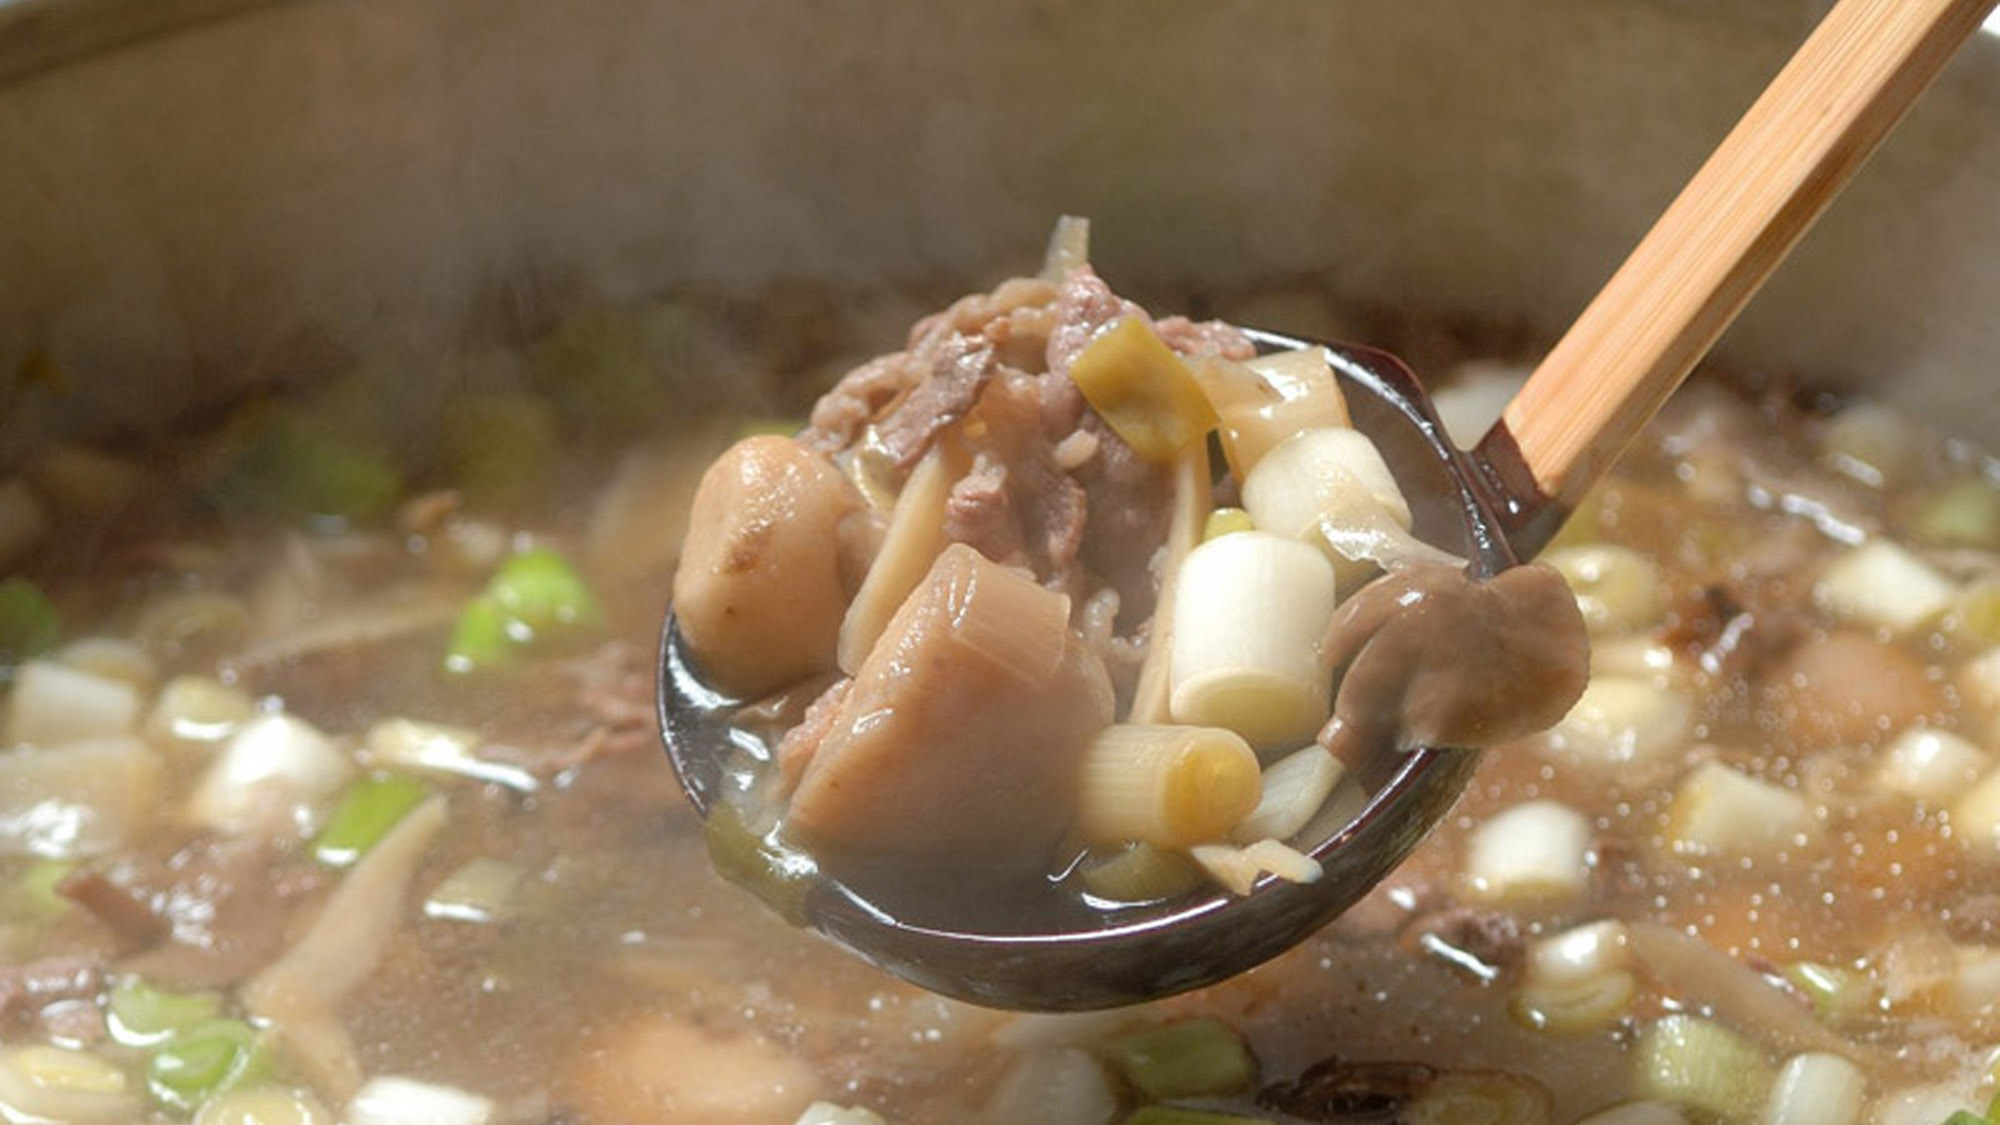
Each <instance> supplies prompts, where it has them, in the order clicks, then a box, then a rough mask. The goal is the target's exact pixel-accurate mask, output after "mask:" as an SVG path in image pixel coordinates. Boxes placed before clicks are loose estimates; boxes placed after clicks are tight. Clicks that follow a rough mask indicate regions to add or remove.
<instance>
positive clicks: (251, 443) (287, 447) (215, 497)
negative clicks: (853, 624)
mask: <svg viewBox="0 0 2000 1125" xmlns="http://www.w3.org/2000/svg"><path fill="white" fill-rule="evenodd" d="M303 414H304V411H299V412H297V414H294V413H291V412H287V411H283V410H274V411H259V410H257V409H256V408H252V409H250V410H248V411H246V412H245V414H244V416H243V417H242V418H241V419H240V420H239V421H238V423H237V425H236V432H235V433H233V434H230V435H227V436H226V438H225V444H227V445H229V446H230V448H229V449H228V450H227V451H226V453H225V461H224V467H223V468H222V470H221V472H220V474H219V475H218V476H217V477H216V478H215V480H214V481H213V482H212V483H210V484H209V486H208V487H207V489H206V490H205V498H206V499H207V500H208V502H209V503H211V504H213V505H214V506H215V507H216V508H217V509H219V510H221V511H223V512H226V513H230V514H235V515H243V516H251V515H256V516H273V517H285V516H301V515H312V516H337V517H341V518H345V519H354V520H368V519H374V518H376V517H379V516H381V515H383V514H385V513H387V512H388V511H389V509H390V508H391V507H392V506H393V505H394V504H395V502H396V498H397V496H399V495H400V494H401V493H402V490H403V478H402V472H401V470H400V469H399V468H398V467H397V466H396V465H395V464H394V463H392V462H391V461H390V460H389V459H388V458H387V457H385V456H383V455H382V454H380V453H378V452H376V451H374V450H372V449H369V448H365V447H364V446H363V445H361V444H357V443H355V442H353V441H350V440H348V439H347V438H346V437H344V436H342V435H339V434H336V433H332V432H329V431H330V430H331V429H333V428H334V427H331V426H323V425H320V424H318V423H317V422H315V421H311V420H308V419H307V418H305V417H303Z"/></svg>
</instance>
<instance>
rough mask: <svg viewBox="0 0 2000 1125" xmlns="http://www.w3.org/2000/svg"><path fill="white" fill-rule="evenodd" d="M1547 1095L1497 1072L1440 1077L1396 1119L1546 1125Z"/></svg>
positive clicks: (1432, 1124) (1421, 1124) (1417, 1123)
mask: <svg viewBox="0 0 2000 1125" xmlns="http://www.w3.org/2000/svg"><path fill="white" fill-rule="evenodd" d="M1549 1109H1550V1099H1549V1092H1548V1091H1547V1090H1545V1089H1543V1088H1542V1086H1541V1085H1540V1084H1539V1083H1536V1082H1534V1081H1533V1080H1531V1079H1527V1078H1522V1077H1520V1076H1519V1075H1515V1074H1505V1073H1502V1072H1500V1071H1464V1072H1460V1073H1455V1074H1442V1075H1439V1076H1438V1078H1437V1080H1436V1081H1434V1082H1432V1083H1431V1084H1430V1086H1429V1087H1428V1088H1426V1089H1425V1090H1424V1091H1423V1092H1422V1093H1420V1094H1418V1095H1417V1096H1416V1097H1415V1098H1414V1099H1413V1100H1412V1101H1411V1102H1410V1104H1409V1105H1407V1106H1405V1107H1403V1111H1402V1112H1401V1113H1399V1114H1398V1115H1397V1116H1396V1120H1397V1122H1398V1123H1399V1125H1463V1123H1472V1122H1476V1123H1478V1125H1549V1119H1550V1113H1549Z"/></svg>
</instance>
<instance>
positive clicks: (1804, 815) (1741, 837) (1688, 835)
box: [1667, 761, 1818, 857]
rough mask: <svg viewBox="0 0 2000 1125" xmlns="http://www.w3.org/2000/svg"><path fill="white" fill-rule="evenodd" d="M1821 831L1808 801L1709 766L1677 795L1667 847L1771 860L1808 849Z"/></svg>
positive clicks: (1683, 783) (1684, 852) (1714, 764)
mask: <svg viewBox="0 0 2000 1125" xmlns="http://www.w3.org/2000/svg"><path fill="white" fill-rule="evenodd" d="M1817 830H1818V821H1817V820H1815V819H1814V817H1813V813H1812V808H1811V806H1809V805H1808V804H1807V803H1806V799H1805V798H1804V797H1802V796H1800V795H1799V794H1797V793H1795V792H1793V791H1791V790H1789V789H1785V788H1781V787H1779V786H1777V785H1773V784H1771V783H1770V782H1768V781H1760V780H1758V779H1757V778H1754V777H1751V776H1749V775H1747V774H1743V773H1739V772H1737V771H1736V770H1733V769H1731V768H1729V767H1728V766H1725V765H1723V764H1722V763H1721V762H1717V761H1707V762H1703V763H1702V764H1701V765H1700V766H1698V767H1696V768H1695V771H1694V772H1693V773H1691V774H1689V775H1688V776H1687V777H1686V778H1685V779H1683V780H1682V781H1681V784H1680V788H1679V789H1678V790H1676V791H1675V793H1674V802H1673V807H1672V808H1671V809H1670V810H1669V812H1668V828H1667V842H1668V844H1669V845H1670V846H1671V847H1672V848H1673V850H1674V851H1675V852H1677V853H1679V854H1681V855H1689V856H1743V857H1750V856H1765V855H1770V854H1772V853H1774V852H1778V851H1782V850H1784V849H1786V848H1789V847H1793V846H1795V845H1798V844H1802V843H1804V842H1805V841H1806V840H1808V839H1809V838H1811V837H1812V836H1813V835H1815V834H1816V832H1817Z"/></svg>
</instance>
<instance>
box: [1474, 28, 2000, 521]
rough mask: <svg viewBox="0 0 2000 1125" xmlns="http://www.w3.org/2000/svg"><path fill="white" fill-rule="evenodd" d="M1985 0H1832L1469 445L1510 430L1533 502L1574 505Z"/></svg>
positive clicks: (1491, 444)
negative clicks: (1496, 420) (1536, 495)
mask: <svg viewBox="0 0 2000 1125" xmlns="http://www.w3.org/2000/svg"><path fill="white" fill-rule="evenodd" d="M1994 4H1995V0H1840V3H1838V4H1837V5H1836V6H1835V7H1834V9H1833V10H1832V11H1831V12H1829V13H1828V14H1827V16H1826V18H1825V20H1823V21H1822V22H1821V23H1820V25H1819V27H1818V28H1817V29H1816V30H1814V32H1813V33H1812V35H1811V37H1810V38H1808V39H1807V40H1806V42H1805V45H1804V46H1802V47H1800V48H1799V51H1798V53H1797V54H1796V55H1794V56H1793V57H1792V60H1791V62H1789V63H1788V64H1786V66H1785V68H1784V70H1783V71H1781V72H1780V73H1779V74H1778V77H1777V78H1776V79H1775V80H1773V81H1772V83H1771V85H1770V87H1769V88H1768V89H1766V90H1765V91H1764V93H1763V95H1762V96H1761V97H1759V98H1758V99H1757V102H1756V104H1754V105H1752V106H1751V107H1750V110H1749V112H1748V113H1746V114H1744V116H1743V119H1742V120H1741V121H1740V122H1738V124H1737V126H1736V128H1735V129H1734V130H1732V131H1731V132H1730V134H1729V136H1728V137H1727V138H1725V139H1724V140H1723V142H1722V145H1721V147H1719V148H1718V149H1716V151H1715V153H1714V155H1713V156H1711V157H1709V160H1708V163H1707V164H1705V165H1703V166H1702V169H1701V171H1700V172H1698V173H1696V174H1695V177H1694V179H1693V180H1692V181H1691V182H1689V184H1688V186H1687V187H1686V188H1685V189H1684V190H1683V191H1682V192H1681V194H1680V197H1679V198H1677V199H1675V200H1674V202H1673V203H1672V205H1670V206H1669V207H1668V208H1667V210H1666V212H1665V213H1664V214H1663V215H1661V216H1660V219H1659V221H1658V222H1657V223H1655V224H1654V226H1653V229H1652V230H1651V231H1650V232H1648V234H1647V235H1646V237H1645V238H1644V239H1643V240H1642V241H1641V242H1640V243H1639V245H1638V248H1637V249H1635V250H1633V252H1632V255H1631V257H1629V258H1627V259H1626V260H1625V264H1624V265H1623V266H1621V267H1619V269H1618V272H1617V273H1616V274H1614V275H1613V276H1612V278H1611V280H1610V282H1609V283H1607V284H1606V285H1605V287H1604V290H1603V292H1601V293H1599V294H1598V295H1597V298H1596V299H1595V300H1594V301H1592V302H1591V303H1590V305H1589V307H1587V308H1586V309H1585V310H1584V312H1583V315H1582V316H1581V317H1579V318H1578V319H1577V321H1576V323H1575V324H1574V325H1572V326H1571V328H1570V330H1569V332H1568V333H1567V334H1566V335H1565V336H1563V338H1562V339H1561V340H1560V341H1559V342H1558V343H1557V344H1556V346H1555V348H1554V350H1552V351H1551V352H1550V353H1549V355H1548V358H1546V359H1544V360H1543V361H1542V364H1541V366H1540V367H1538V368H1537V369H1536V370H1535V373H1534V375H1533V376H1531V377H1530V378H1529V380H1528V382H1527V384H1526V385H1525V386H1523V387H1522V388H1521V391H1520V394H1519V395H1517V396H1516V397H1515V398H1514V400H1513V402H1511V403H1510V404H1509V405H1508V407H1507V409H1506V412H1505V413H1504V414H1503V416H1502V419H1501V423H1500V425H1499V426H1496V427H1495V428H1494V431H1493V432H1491V433H1489V434H1488V435H1487V437H1486V438H1485V439H1484V440H1483V441H1482V443H1481V448H1480V452H1481V454H1482V455H1484V454H1488V453H1489V451H1492V450H1493V449H1494V448H1495V447H1496V445H1501V444H1504V442H1505V440H1506V439H1507V438H1508V437H1509V436H1511V439H1512V442H1513V444H1514V446H1515V448H1516V449H1517V450H1518V454H1519V458H1520V462H1521V466H1522V467H1525V468H1526V470H1527V472H1528V474H1529V475H1530V476H1532V478H1533V482H1534V484H1535V486H1536V487H1537V488H1538V490H1539V491H1540V492H1541V494H1542V498H1540V499H1541V501H1542V502H1548V501H1552V502H1553V503H1554V505H1556V506H1557V511H1567V510H1568V509H1570V508H1572V507H1574V506H1575V504H1576V502H1577V501H1578V500H1579V499H1580V498H1581V497H1582V495H1583V494H1584V492H1586V491H1588V490H1589V488H1590V486H1591V485H1592V484H1594V483H1595V482H1596V481H1597V479H1598V477H1599V476H1601V475H1602V474H1603V472H1604V470H1605V469H1606V468H1608V467H1609V466H1610V464H1611V462H1612V461H1614V460H1616V459H1617V457H1618V455H1619V454H1620V453H1621V452H1623V451H1624V449H1625V446H1626V445H1627V444H1628V443H1629V442H1630V441H1631V439H1632V437H1633V436H1634V435H1635V434H1637V433H1638V431H1639V430H1640V428H1641V427H1643V426H1644V425H1645V424H1646V422H1647V420H1649V419H1650V418H1652V416H1653V414H1654V413H1655V412H1656V411H1658V410H1659V408H1660V405H1661V404H1662V403H1663V402H1665V401H1666V398H1667V396H1668V395H1669V394H1671V393H1672V392H1673V390H1674V388H1675V387H1677V386H1679V385H1680V382H1681V380H1682V379H1683V378H1685V377H1686V376H1687V373H1688V371H1689V369H1690V368H1692V367H1693V366H1694V365H1695V363H1696V362H1697V361H1698V360H1700V358H1701V357H1702V356H1703V354H1705V353H1706V352H1707V351H1708V349H1709V347H1710V345H1712V344H1713V343H1714V342H1715V338H1716V337H1717V336H1719V335H1721V334H1722V330H1723V329H1724V328H1726V327H1728V325H1729V322H1730V321H1732V320H1734V319H1735V317H1736V313H1737V312H1738V310H1740V309H1741V308H1742V307H1743V304H1744V303H1745V302H1746V301H1748V300H1749V299H1750V297H1751V295H1752V294H1753V293H1755V292H1756V291H1757V288H1758V287H1759V286H1760V285H1762V284H1763V282H1764V279H1765V278H1766V277H1768V276H1769V275H1770V273H1771V271H1772V270H1773V269H1775V268H1776V267H1777V265H1778V263H1779V262H1780V261H1781V260H1783V258H1784V256H1785V254H1786V252H1788V251H1789V250H1790V249H1791V248H1792V245H1793V243H1795V242H1797V241H1798V239H1799V236H1800V235H1802V234H1804V233H1805V231H1806V228H1807V227H1809V226H1811V225H1812V221H1813V220H1814V219H1815V218H1816V217H1818V215H1819V213H1820V212H1821V211H1822V210H1824V209H1825V208H1826V206H1827V204H1828V203H1830V202H1831V201H1832V199H1833V197H1834V196H1835V195H1836V194H1838V193H1839V191H1840V189H1841V188H1842V187H1843V186H1845V185H1846V183H1847V180H1848V179H1849V177H1850V176H1852V175H1853V173H1854V171H1855V169H1857V168H1859V167H1860V166H1861V164H1862V162H1863V161H1865V160H1866V159H1867V158H1868V156H1869V154H1870V153H1872V152H1873V151H1874V150H1875V147H1876V145H1877V144H1879V143H1880V142H1881V140H1882V138H1883V137H1884V136H1886V135H1887V134H1888V132H1889V130H1890V129H1891V128H1893V127H1894V125H1895V124H1896V122H1897V121H1898V120H1899V119H1900V118H1901V117H1902V115H1903V112H1904V111H1905V110H1906V109H1908V108H1909V106H1910V104H1911V103H1912V102H1914V101H1915V100H1916V98H1917V95H1918V94H1920V93H1921V92H1922V91H1923V90H1924V88H1925V87H1926V86H1928V85H1929V84H1930V82H1931V79H1933V78H1934V77H1936V76H1937V73H1938V71H1939V70H1940V69H1941V68H1942V67H1943V66H1944V64H1945V61H1946V60H1947V59H1949V58H1950V57H1951V55H1952V53H1953V52H1954V51H1956V50H1957V49H1958V47H1959V46H1960V45H1961V44H1962V43H1964V41H1965V40H1966V39H1967V38H1968V37H1969V36H1971V35H1972V33H1973V32H1974V31H1975V30H1977V29H1978V27H1979V24H1980V21H1981V20H1982V19H1984V18H1985V16H1986V14H1987V13H1988V12H1990V11H1991V10H1992V9H1993V7H1994ZM1503 427H1504V430H1503ZM1520 483H1521V482H1519V481H1518V477H1517V480H1516V487H1517V488H1518V487H1519V484H1520Z"/></svg>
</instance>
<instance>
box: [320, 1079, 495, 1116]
mask: <svg viewBox="0 0 2000 1125" xmlns="http://www.w3.org/2000/svg"><path fill="white" fill-rule="evenodd" d="M492 1119H493V1102H492V1101H491V1100H490V1099H487V1098H482V1097H480V1096H479V1095H477V1094H469V1093H466V1092H465V1091H464V1090H460V1089H458V1088H457V1087H455V1086H442V1085H439V1084H437V1083H435V1082H419V1081H417V1080H416V1079H414V1078H394V1077H382V1078H371V1079H369V1080H368V1081H367V1083H365V1084H364V1085H363V1086H362V1087H361V1089H359V1090H357V1091H355V1093H354V1100H353V1101H351V1102H348V1103H347V1116H346V1117H345V1118H344V1120H345V1121H346V1122H347V1125H486V1123H487V1122H488V1121H491V1120H492Z"/></svg>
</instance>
